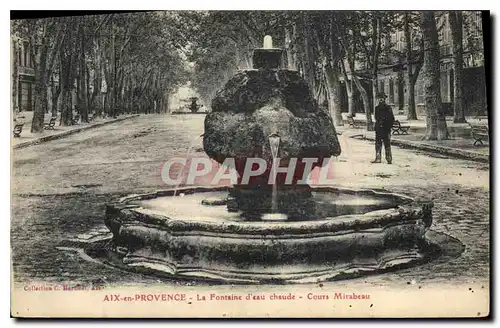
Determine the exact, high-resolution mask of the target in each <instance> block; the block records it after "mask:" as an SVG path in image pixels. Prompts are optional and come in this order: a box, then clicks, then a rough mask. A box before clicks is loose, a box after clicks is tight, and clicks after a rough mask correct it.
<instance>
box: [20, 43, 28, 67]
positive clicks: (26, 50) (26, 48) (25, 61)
mask: <svg viewBox="0 0 500 328" xmlns="http://www.w3.org/2000/svg"><path fill="white" fill-rule="evenodd" d="M23 59H24V61H23V62H22V65H21V66H24V67H27V66H28V42H26V41H24V42H23Z"/></svg>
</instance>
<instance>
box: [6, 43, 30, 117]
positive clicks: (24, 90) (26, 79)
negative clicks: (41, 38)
mask: <svg viewBox="0 0 500 328" xmlns="http://www.w3.org/2000/svg"><path fill="white" fill-rule="evenodd" d="M11 63H12V66H11V73H12V101H11V103H12V105H11V106H12V110H13V112H16V111H32V110H33V109H34V100H35V97H34V91H35V69H34V61H33V58H32V56H31V49H30V44H29V42H27V41H25V40H23V39H20V38H18V37H16V36H13V37H12V38H11Z"/></svg>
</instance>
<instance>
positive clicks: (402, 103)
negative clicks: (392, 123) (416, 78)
mask: <svg viewBox="0 0 500 328" xmlns="http://www.w3.org/2000/svg"><path fill="white" fill-rule="evenodd" d="M404 79H405V78H404V73H403V71H402V70H398V78H397V83H398V86H397V88H398V111H399V112H403V111H404V106H405V98H404V84H403V83H404Z"/></svg>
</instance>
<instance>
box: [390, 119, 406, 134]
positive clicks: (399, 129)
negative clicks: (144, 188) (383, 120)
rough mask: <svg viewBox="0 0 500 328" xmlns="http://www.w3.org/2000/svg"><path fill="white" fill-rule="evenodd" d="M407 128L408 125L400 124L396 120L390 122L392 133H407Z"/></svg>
mask: <svg viewBox="0 0 500 328" xmlns="http://www.w3.org/2000/svg"><path fill="white" fill-rule="evenodd" d="M409 129H410V126H409V125H402V124H401V122H400V121H398V120H396V121H394V123H392V134H408V130H409Z"/></svg>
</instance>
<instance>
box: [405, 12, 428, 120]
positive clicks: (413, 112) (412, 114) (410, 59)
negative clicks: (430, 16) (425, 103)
mask: <svg viewBox="0 0 500 328" xmlns="http://www.w3.org/2000/svg"><path fill="white" fill-rule="evenodd" d="M411 15H412V13H411V12H405V13H404V34H405V43H406V49H405V52H406V69H407V72H408V113H407V119H408V120H416V119H417V109H416V104H415V84H416V83H417V79H418V75H419V73H420V69H421V68H422V64H423V61H424V46H423V38H420V41H421V42H420V49H419V50H418V55H417V56H415V55H414V52H415V50H414V49H413V42H412V39H414V38H413V37H414V35H412V29H411V27H413V28H414V29H415V28H416V26H412V25H414V24H412V18H411ZM414 29H413V30H414ZM413 34H415V33H413ZM415 57H416V58H415Z"/></svg>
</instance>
